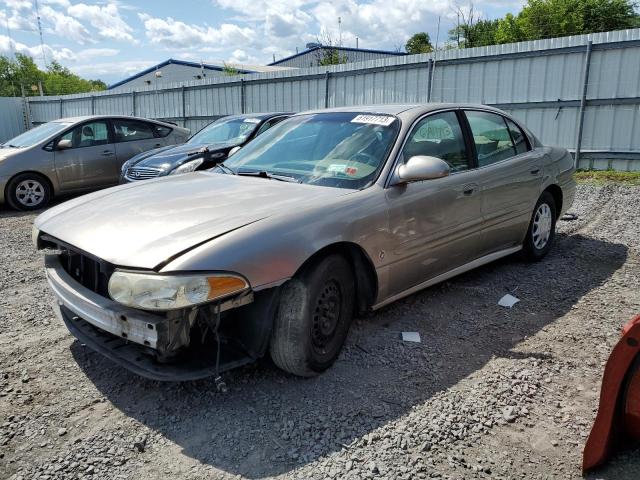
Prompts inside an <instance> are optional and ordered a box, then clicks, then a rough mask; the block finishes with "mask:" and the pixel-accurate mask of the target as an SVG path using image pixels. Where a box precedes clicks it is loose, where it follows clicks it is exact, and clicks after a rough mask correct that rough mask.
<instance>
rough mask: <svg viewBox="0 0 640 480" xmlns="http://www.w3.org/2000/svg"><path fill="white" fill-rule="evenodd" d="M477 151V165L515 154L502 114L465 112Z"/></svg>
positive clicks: (485, 164)
mask: <svg viewBox="0 0 640 480" xmlns="http://www.w3.org/2000/svg"><path fill="white" fill-rule="evenodd" d="M466 115H467V119H468V120H469V126H470V127H471V134H472V135H473V141H474V142H475V145H476V152H477V153H478V166H479V167H485V166H487V165H491V164H492V163H496V162H500V161H502V160H506V159H507V158H511V157H513V156H514V155H516V149H515V147H514V146H513V142H512V140H511V134H510V133H509V130H508V129H507V124H506V123H505V120H504V118H503V117H502V116H500V115H496V114H494V113H489V112H476V111H468V112H466Z"/></svg>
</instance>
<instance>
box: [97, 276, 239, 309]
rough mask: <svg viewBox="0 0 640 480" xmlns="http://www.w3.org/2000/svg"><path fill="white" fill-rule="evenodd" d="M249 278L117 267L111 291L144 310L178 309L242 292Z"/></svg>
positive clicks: (124, 303) (124, 300)
mask: <svg viewBox="0 0 640 480" xmlns="http://www.w3.org/2000/svg"><path fill="white" fill-rule="evenodd" d="M248 288H249V284H248V283H247V281H246V280H245V279H244V278H242V277H239V276H235V275H229V274H210V275H159V274H148V273H136V272H124V271H120V270H116V271H115V272H114V273H113V275H111V278H110V279H109V295H110V296H111V298H113V299H114V300H115V301H116V302H118V303H122V304H123V305H127V306H129V307H133V308H141V309H144V310H175V309H178V308H185V307H191V306H194V305H200V304H202V303H206V302H210V301H212V300H217V299H220V298H224V297H226V296H229V295H232V294H234V293H240V292H242V291H243V290H246V289H248Z"/></svg>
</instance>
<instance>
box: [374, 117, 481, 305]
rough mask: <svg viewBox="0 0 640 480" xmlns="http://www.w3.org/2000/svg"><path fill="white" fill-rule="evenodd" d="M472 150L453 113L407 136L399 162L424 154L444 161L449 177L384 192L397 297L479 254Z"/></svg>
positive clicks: (477, 189) (421, 124) (430, 120)
mask: <svg viewBox="0 0 640 480" xmlns="http://www.w3.org/2000/svg"><path fill="white" fill-rule="evenodd" d="M470 153H471V152H469V149H468V148H467V144H466V142H465V137H464V135H463V133H462V129H461V127H460V122H459V119H458V114H457V113H456V112H455V111H448V112H442V113H436V114H431V115H429V116H427V117H425V118H424V119H422V120H420V121H419V122H418V123H417V124H416V125H415V127H414V128H413V129H412V131H411V132H410V133H409V135H408V137H407V141H406V143H405V145H404V147H403V150H402V153H401V158H400V161H406V160H408V159H409V158H411V157H413V156H416V155H427V156H432V157H437V158H440V159H442V160H444V161H446V162H447V163H448V164H449V166H450V168H451V173H450V175H449V176H448V177H444V178H440V179H435V180H425V181H421V182H412V183H407V184H403V185H396V186H393V187H390V188H389V189H387V195H386V199H387V204H388V209H389V223H390V231H391V234H392V236H391V238H392V241H393V243H394V244H393V246H391V247H390V248H389V249H388V250H389V254H390V255H391V256H392V257H391V258H390V259H389V260H390V267H389V276H390V278H389V280H390V282H389V285H390V289H391V290H392V291H389V292H388V293H389V295H393V294H396V293H400V292H402V291H404V290H407V289H409V288H411V287H414V286H416V285H419V284H421V283H423V282H425V281H427V280H429V279H431V278H433V277H436V276H438V275H440V274H442V273H445V272H448V271H449V270H452V269H454V268H456V267H459V266H461V265H464V264H465V263H468V262H470V261H472V260H474V259H475V258H477V257H478V256H479V250H478V246H479V244H480V237H481V235H482V227H483V219H482V210H481V201H480V187H479V185H478V183H477V179H476V172H475V170H473V169H472V167H473V164H472V162H471V154H470Z"/></svg>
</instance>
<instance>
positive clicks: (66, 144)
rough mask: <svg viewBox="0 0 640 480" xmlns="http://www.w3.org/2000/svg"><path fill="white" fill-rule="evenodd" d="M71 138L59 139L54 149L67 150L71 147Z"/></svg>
mask: <svg viewBox="0 0 640 480" xmlns="http://www.w3.org/2000/svg"><path fill="white" fill-rule="evenodd" d="M72 146H73V145H72V144H71V140H67V139H64V140H60V141H59V142H58V144H57V145H56V150H68V149H70V148H71V147H72Z"/></svg>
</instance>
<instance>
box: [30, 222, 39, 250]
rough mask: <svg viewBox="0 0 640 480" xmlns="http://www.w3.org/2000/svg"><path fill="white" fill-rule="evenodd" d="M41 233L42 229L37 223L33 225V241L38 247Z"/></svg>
mask: <svg viewBox="0 0 640 480" xmlns="http://www.w3.org/2000/svg"><path fill="white" fill-rule="evenodd" d="M39 235H40V230H38V227H36V226H35V225H32V226H31V243H33V246H34V247H36V248H38V236H39Z"/></svg>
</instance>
